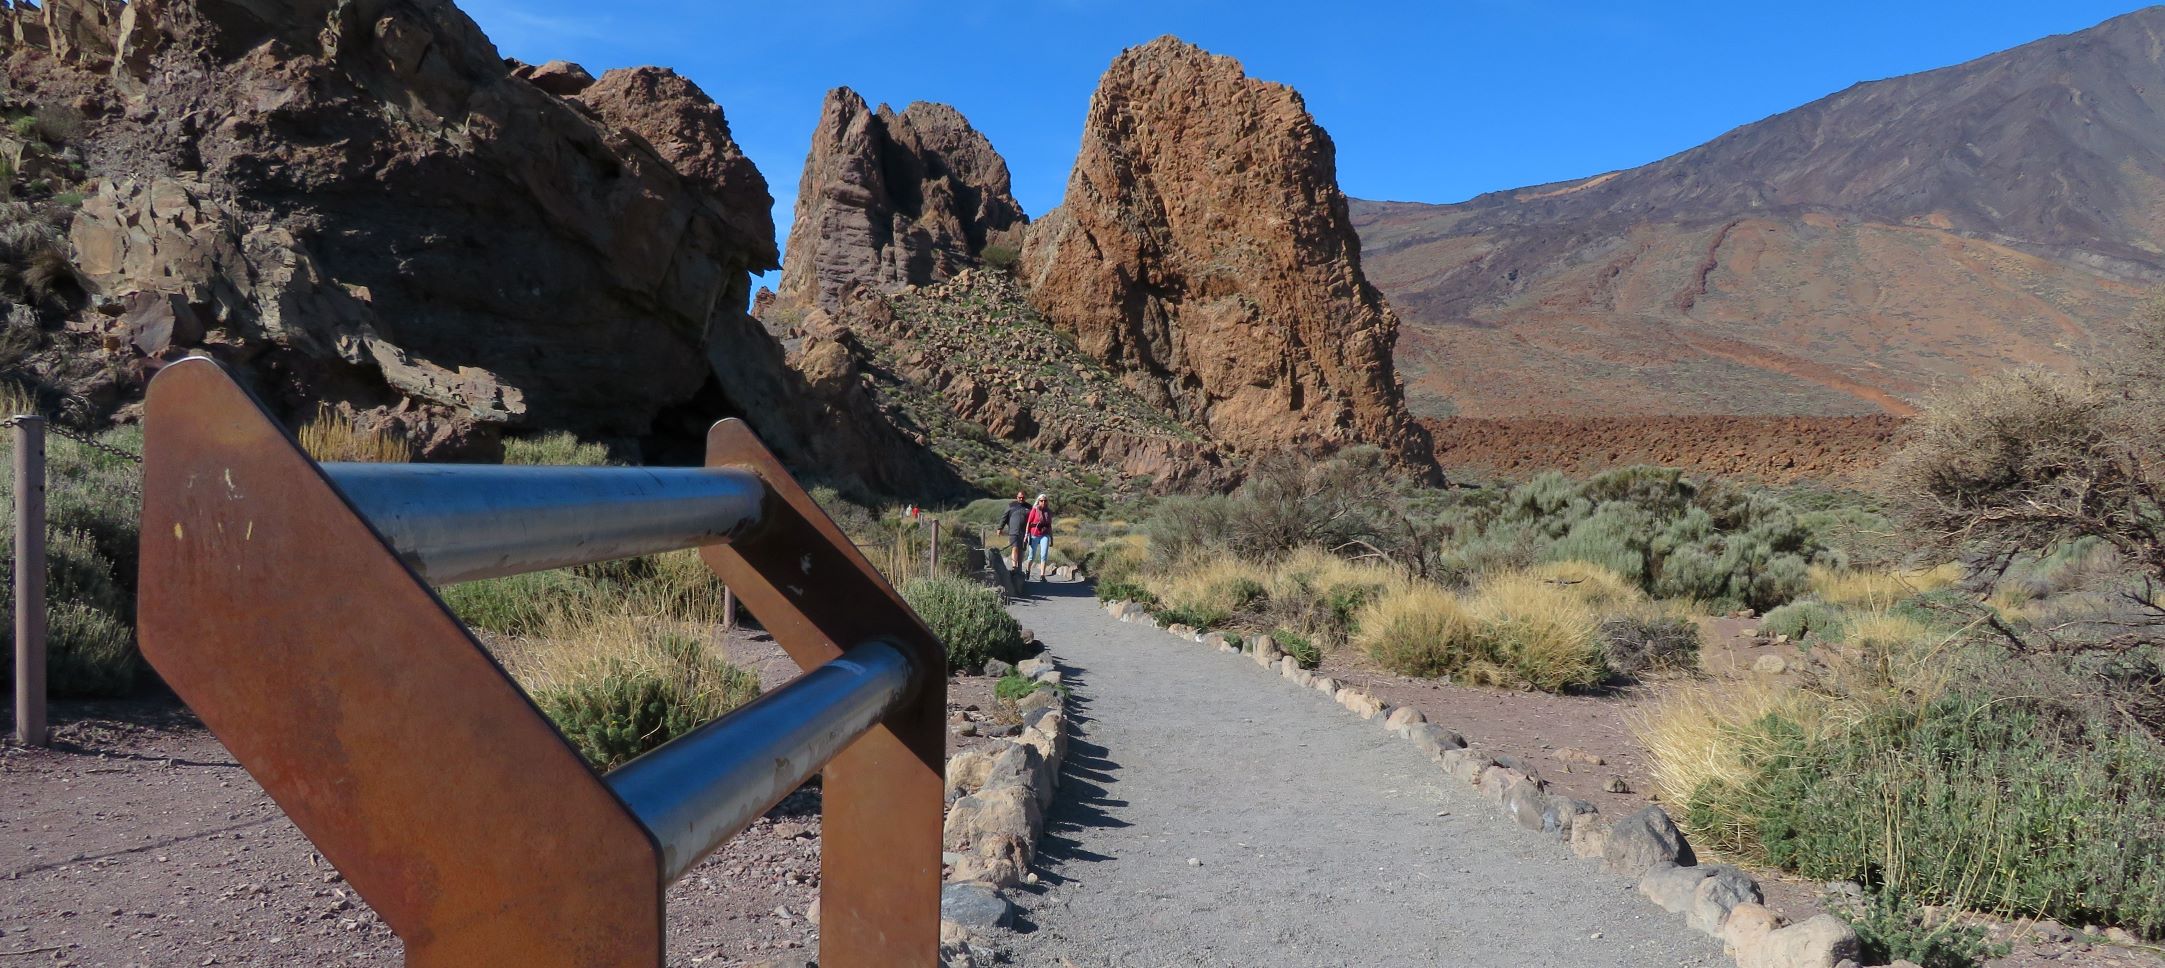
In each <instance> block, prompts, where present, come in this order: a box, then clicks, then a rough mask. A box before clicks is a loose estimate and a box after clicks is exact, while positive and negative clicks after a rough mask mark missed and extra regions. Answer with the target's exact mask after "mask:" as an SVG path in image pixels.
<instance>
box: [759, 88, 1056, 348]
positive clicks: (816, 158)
mask: <svg viewBox="0 0 2165 968" xmlns="http://www.w3.org/2000/svg"><path fill="white" fill-rule="evenodd" d="M1027 221H1028V220H1027V219H1026V218H1025V217H1024V216H1023V212H1022V206H1021V205H1019V204H1017V203H1016V202H1015V197H1014V194H1013V193H1012V191H1011V190H1010V188H1009V184H1008V174H1007V162H1005V161H1003V160H1002V159H1001V158H1000V155H999V153H998V152H996V151H994V150H993V149H992V143H991V142H989V141H987V140H985V136H984V135H983V134H980V133H979V132H978V131H977V129H975V128H972V127H970V123H969V122H968V121H966V120H964V119H963V117H962V115H961V114H960V113H958V112H957V111H956V110H955V109H954V108H951V107H948V106H947V105H945V104H930V103H926V102H923V101H920V102H917V103H915V104H911V105H910V106H909V107H907V108H904V109H903V110H902V112H901V113H900V114H897V113H895V112H894V111H893V110H890V109H889V108H888V107H887V106H886V105H884V104H882V105H880V107H879V110H877V111H873V110H871V109H869V108H867V107H866V105H865V101H864V98H862V97H859V96H858V95H857V92H855V91H852V90H850V89H849V88H846V87H838V88H835V89H834V90H832V91H828V92H827V100H826V103H825V104H824V105H823V106H822V107H821V109H820V118H819V127H818V129H817V130H815V131H814V132H813V134H812V150H811V152H810V154H808V155H807V156H806V157H805V162H804V177H803V179H802V180H801V181H799V182H798V186H797V208H796V222H795V226H794V227H793V228H792V229H791V230H790V233H789V248H788V250H787V252H786V253H785V254H784V256H783V259H782V280H781V283H780V285H779V288H778V290H777V294H776V295H777V297H778V302H779V304H780V305H781V306H782V307H784V308H791V309H795V310H796V311H798V312H802V311H806V310H811V309H815V308H816V309H827V310H832V309H834V308H836V307H838V306H840V305H841V304H842V303H843V302H845V301H847V300H848V299H849V298H850V297H851V296H852V294H853V293H854V292H855V291H856V290H857V289H858V288H859V287H866V288H870V289H872V290H874V291H878V292H893V291H895V290H897V289H900V288H901V287H903V286H908V285H926V284H929V283H934V282H938V281H940V280H942V279H946V278H949V277H951V276H953V275H955V274H956V273H957V272H960V271H962V270H964V269H967V268H970V267H973V266H976V265H978V264H980V262H981V260H982V257H983V254H984V252H985V250H986V248H987V247H990V246H1003V247H1005V248H1007V249H1009V250H1012V249H1014V248H1015V247H1016V246H1017V244H1018V242H1019V235H1020V233H1021V231H1022V229H1023V227H1024V225H1025V224H1026V223H1027ZM1011 254H1012V253H1011V252H1010V255H1011Z"/></svg>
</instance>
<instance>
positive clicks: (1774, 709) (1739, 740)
mask: <svg viewBox="0 0 2165 968" xmlns="http://www.w3.org/2000/svg"><path fill="white" fill-rule="evenodd" d="M1816 706H1817V700H1815V698H1814V697H1813V696H1812V695H1811V694H1809V693H1806V692H1803V691H1801V690H1798V689H1794V688H1792V687H1790V686H1788V685H1786V684H1782V683H1777V682H1775V681H1772V680H1764V679H1727V680H1719V681H1714V682H1708V683H1704V684H1696V685H1686V686H1682V687H1680V688H1678V689H1676V690H1675V691H1673V692H1671V693H1669V694H1668V695H1667V696H1665V697H1663V698H1662V699H1661V700H1660V701H1659V702H1657V703H1655V704H1653V705H1652V706H1649V707H1647V708H1645V709H1644V710H1641V711H1639V712H1635V713H1631V714H1628V715H1627V718H1628V720H1629V721H1630V724H1631V726H1632V729H1633V732H1635V733H1636V734H1637V735H1638V737H1639V740H1640V742H1642V743H1645V744H1646V750H1647V753H1648V754H1649V755H1650V759H1651V763H1652V772H1653V778H1654V790H1655V792H1656V793H1659V794H1660V796H1661V800H1662V802H1664V803H1669V804H1675V805H1677V807H1689V806H1694V805H1703V806H1708V807H1714V806H1716V805H1718V804H1721V803H1735V802H1737V800H1736V797H1740V796H1749V791H1750V790H1751V788H1752V785H1753V780H1754V775H1753V767H1752V763H1753V762H1755V761H1756V760H1757V759H1758V758H1759V757H1760V755H1761V754H1763V753H1765V752H1767V750H1766V746H1767V744H1768V743H1769V742H1770V741H1771V737H1770V734H1769V733H1768V732H1767V731H1766V730H1763V729H1759V728H1757V725H1758V724H1759V723H1761V722H1762V721H1764V720H1765V719H1766V718H1767V717H1768V716H1774V715H1778V716H1781V717H1782V718H1783V719H1786V720H1788V721H1790V722H1795V723H1798V724H1801V725H1806V727H1807V728H1810V725H1809V724H1814V723H1816V722H1817V721H1818V720H1819V716H1818V715H1817V712H1818V710H1817V709H1816V708H1815V707H1816ZM1717 790H1719V791H1725V795H1721V796H1709V795H1708V794H1710V793H1711V792H1713V791H1717ZM1671 809H1676V807H1672V808H1671ZM1737 812H1738V813H1739V814H1748V813H1751V811H1748V810H1744V811H1737ZM1680 816H1681V815H1680ZM1715 823H1716V824H1718V825H1719V826H1721V827H1722V828H1723V829H1724V830H1725V831H1727V832H1729V833H1730V834H1732V835H1733V836H1732V837H1730V838H1728V839H1726V840H1725V842H1728V843H1736V842H1739V840H1741V839H1746V837H1747V835H1746V833H1745V832H1746V831H1747V830H1748V829H1750V825H1748V824H1747V823H1746V822H1745V818H1744V817H1742V816H1737V817H1720V818H1717V819H1716V820H1715Z"/></svg>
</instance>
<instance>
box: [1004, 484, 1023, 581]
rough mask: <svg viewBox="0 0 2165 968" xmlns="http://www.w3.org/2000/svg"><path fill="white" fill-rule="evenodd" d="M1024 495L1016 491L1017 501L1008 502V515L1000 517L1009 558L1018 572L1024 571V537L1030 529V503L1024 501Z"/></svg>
mask: <svg viewBox="0 0 2165 968" xmlns="http://www.w3.org/2000/svg"><path fill="white" fill-rule="evenodd" d="M1023 494H1024V492H1022V491H1016V492H1015V499H1014V500H1012V501H1009V502H1007V513H1006V514H1003V515H1001V516H1000V533H1001V534H1004V535H1007V558H1008V560H1009V561H1011V562H1014V564H1015V568H1014V570H1015V571H1018V572H1020V571H1021V570H1022V545H1023V537H1024V535H1025V533H1026V532H1027V531H1028V529H1029V527H1030V503H1029V502H1028V501H1025V500H1023V497H1022V495H1023Z"/></svg>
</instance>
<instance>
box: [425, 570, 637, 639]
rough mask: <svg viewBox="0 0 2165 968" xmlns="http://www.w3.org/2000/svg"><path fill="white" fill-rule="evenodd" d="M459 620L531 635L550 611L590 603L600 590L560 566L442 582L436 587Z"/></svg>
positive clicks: (576, 573) (495, 629)
mask: <svg viewBox="0 0 2165 968" xmlns="http://www.w3.org/2000/svg"><path fill="white" fill-rule="evenodd" d="M436 594H437V596H438V597H441V598H442V599H443V600H444V604H445V605H449V606H451V611H452V613H453V614H455V615H457V616H458V617H459V620H460V621H462V622H465V623H466V624H468V625H471V626H473V627H475V628H480V629H487V630H489V631H491V632H497V633H501V634H504V635H533V634H534V633H536V632H539V631H540V630H541V628H542V626H543V624H544V623H546V622H547V620H548V618H549V615H550V613H551V612H552V611H556V610H560V609H564V608H567V607H571V606H574V605H582V604H586V603H590V602H593V601H594V600H596V599H598V598H600V597H601V589H600V588H599V587H598V586H597V585H596V583H595V581H594V580H593V579H590V578H587V577H585V576H583V575H581V574H579V573H578V572H576V571H574V570H572V569H568V568H561V569H557V570H554V571H530V572H527V573H525V574H523V575H510V576H507V577H504V578H484V579H482V580H480V581H470V582H462V583H460V584H457V585H446V586H444V587H442V588H439V589H437V590H436Z"/></svg>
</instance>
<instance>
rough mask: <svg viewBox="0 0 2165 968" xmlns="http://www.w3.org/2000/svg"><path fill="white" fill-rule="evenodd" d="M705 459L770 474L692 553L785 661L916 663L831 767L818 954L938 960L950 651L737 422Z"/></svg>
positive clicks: (881, 962) (880, 960) (864, 965)
mask: <svg viewBox="0 0 2165 968" xmlns="http://www.w3.org/2000/svg"><path fill="white" fill-rule="evenodd" d="M707 466H709V467H719V466H735V467H742V468H746V469H749V470H751V471H753V472H755V473H757V474H759V475H760V477H762V478H764V479H765V480H766V482H767V491H768V495H767V506H766V507H764V508H762V510H761V513H760V517H761V524H760V526H759V528H758V529H756V530H755V531H754V532H753V533H752V534H749V535H746V536H743V537H741V538H739V539H737V540H736V541H734V542H733V543H731V544H727V545H709V546H707V547H705V548H702V549H701V550H700V553H701V554H702V555H703V556H704V557H705V558H706V560H707V563H708V565H709V566H711V567H712V568H713V569H714V571H715V573H716V574H718V575H720V576H721V579H722V581H723V582H724V583H726V584H727V585H728V586H729V587H730V588H731V589H732V590H734V591H735V593H736V595H737V597H738V599H739V600H741V601H742V602H743V603H744V606H745V608H747V609H749V610H750V611H751V613H752V614H753V616H755V617H757V618H758V619H759V621H760V623H761V624H762V625H764V626H765V627H766V628H767V630H768V631H769V632H771V633H772V634H773V635H774V639H775V641H776V642H777V643H779V644H780V645H781V646H782V648H783V649H784V650H786V651H787V652H788V653H789V655H790V658H792V659H795V660H796V662H797V664H798V665H799V666H801V667H803V668H806V669H810V668H812V667H814V666H817V665H819V664H820V663H823V662H826V661H828V660H829V659H832V658H834V657H835V656H837V655H840V654H841V652H842V649H843V648H845V647H847V646H849V645H854V644H856V643H858V642H863V641H866V640H869V639H872V638H877V637H886V638H888V639H890V640H891V641H894V642H896V643H898V644H899V645H901V646H902V647H903V648H904V649H906V650H907V651H908V652H909V654H910V660H911V663H912V665H913V666H915V668H917V669H919V670H923V671H922V672H921V674H920V675H919V676H918V681H919V682H920V683H921V684H922V685H921V686H920V688H919V689H918V691H917V693H916V694H915V695H914V696H913V697H911V698H910V700H909V701H907V702H906V703H905V704H904V705H902V706H901V707H899V708H898V709H896V710H895V711H894V712H893V713H892V714H890V715H889V716H888V717H887V719H886V721H885V722H884V723H883V724H882V725H880V726H878V727H875V728H874V729H873V730H872V731H871V732H868V733H866V734H865V735H864V737H863V738H861V739H859V740H858V741H857V742H856V743H854V744H852V745H851V746H850V747H849V748H848V749H846V750H844V751H843V752H842V754H841V755H840V756H837V757H835V758H834V760H833V762H831V763H829V764H828V766H827V770H826V773H825V778H824V783H823V790H824V796H823V798H824V804H825V806H824V808H823V809H824V816H823V818H822V823H821V828H820V838H821V843H820V959H819V963H820V965H821V966H822V968H934V966H936V965H937V964H938V962H939V932H940V922H939V907H940V822H941V809H942V807H943V806H944V803H943V799H942V793H943V790H942V783H941V775H942V770H943V769H944V766H945V762H944V754H945V750H944V744H945V741H946V732H945V731H946V725H947V724H946V708H947V674H946V673H947V660H946V651H945V650H944V649H943V648H942V647H941V646H940V643H939V640H938V639H937V638H935V637H934V636H933V634H932V632H931V631H930V630H929V629H927V628H925V626H924V623H923V622H921V621H919V620H918V618H917V613H915V612H913V611H911V610H910V608H909V606H908V605H906V604H904V603H903V601H902V597H901V596H900V595H898V594H896V593H895V590H894V589H893V588H891V587H889V586H888V584H887V582H886V581H885V580H884V579H882V578H881V577H880V576H879V572H877V571H875V570H874V569H873V568H872V564H871V562H869V561H867V560H865V557H864V556H863V555H862V554H860V553H858V551H857V548H856V546H854V545H852V544H851V543H850V540H849V538H848V536H847V535H844V534H843V533H842V531H841V529H840V528H838V527H836V526H835V524H834V522H833V521H832V520H830V519H828V517H827V515H826V514H825V513H824V512H822V511H821V510H820V509H819V506H818V505H817V504H815V503H813V501H812V498H811V496H810V495H807V494H806V493H804V490H803V489H802V488H800V487H798V486H797V484H796V481H795V480H793V479H792V478H791V477H790V475H789V473H788V472H787V471H785V470H784V469H783V468H782V466H781V464H780V463H779V462H778V461H776V460H775V459H774V455H773V454H771V453H769V452H768V451H767V449H766V447H764V446H763V445H761V444H760V442H759V440H758V438H757V437H755V436H754V435H753V434H752V432H751V430H750V428H748V427H746V426H745V425H744V424H743V422H741V421H737V420H725V421H722V422H721V423H718V424H715V425H714V428H713V430H712V431H711V432H709V434H708V435H707Z"/></svg>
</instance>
